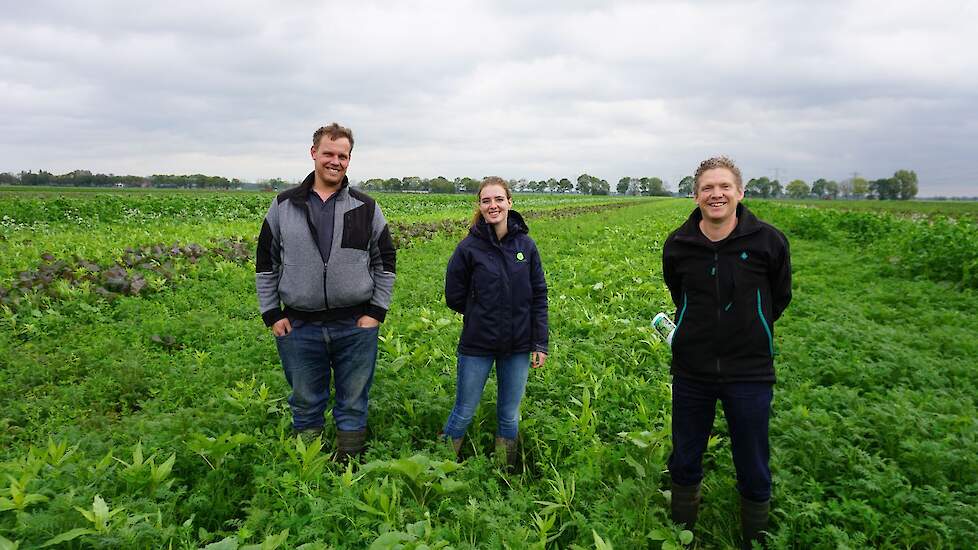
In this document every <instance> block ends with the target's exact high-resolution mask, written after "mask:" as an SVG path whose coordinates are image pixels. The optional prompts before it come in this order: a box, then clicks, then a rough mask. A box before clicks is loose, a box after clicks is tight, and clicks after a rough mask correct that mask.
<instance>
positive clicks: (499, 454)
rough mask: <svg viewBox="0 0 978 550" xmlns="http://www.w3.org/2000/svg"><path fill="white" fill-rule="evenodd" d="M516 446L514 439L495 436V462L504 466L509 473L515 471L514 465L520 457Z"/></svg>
mask: <svg viewBox="0 0 978 550" xmlns="http://www.w3.org/2000/svg"><path fill="white" fill-rule="evenodd" d="M517 447H518V445H517V440H515V439H506V438H505V437H496V463H497V464H499V465H500V466H505V468H506V471H508V472H509V473H514V472H516V465H517V463H518V461H519V458H520V455H519V452H518V449H517Z"/></svg>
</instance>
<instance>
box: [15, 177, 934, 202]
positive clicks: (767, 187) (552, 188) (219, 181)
mask: <svg viewBox="0 0 978 550" xmlns="http://www.w3.org/2000/svg"><path fill="white" fill-rule="evenodd" d="M479 183H480V180H477V179H473V178H470V177H458V178H455V179H451V180H450V179H448V178H445V177H443V176H438V177H435V178H430V179H429V178H422V177H419V176H408V177H404V178H388V179H383V178H372V179H368V180H366V181H363V182H361V183H360V184H359V186H360V188H362V189H364V190H366V191H405V192H420V193H474V192H475V191H476V190H477V189H478V188H479ZM509 183H510V187H511V188H512V189H513V191H514V192H517V193H579V194H582V195H608V194H610V193H611V185H610V184H609V183H608V181H607V180H603V179H601V178H598V177H595V176H592V175H590V174H587V173H584V174H581V175H580V176H578V177H577V179H576V180H573V181H572V180H570V179H568V178H560V179H557V178H549V179H540V180H527V179H514V180H509ZM693 184H694V180H693V177H692V176H685V177H684V178H682V179H681V180H680V181H679V185H678V189H677V192H676V193H672V192H671V191H669V189H668V187H667V184H666V183H665V182H664V181H663V180H662V179H661V178H658V177H631V176H625V177H623V178H621V179H620V180H618V184H617V185H616V186H615V191H616V192H617V193H618V194H619V195H636V196H663V197H668V196H673V195H677V196H690V195H692V194H693ZM0 185H34V186H42V185H43V186H70V187H157V188H171V189H232V188H234V189H237V188H240V187H257V188H261V189H267V190H269V191H271V190H281V189H284V188H286V187H289V186H291V185H294V184H291V183H289V182H286V181H285V180H283V179H281V178H272V179H269V180H264V181H261V182H259V183H258V184H250V183H244V182H242V181H241V180H239V179H237V178H233V179H228V178H225V177H222V176H207V175H204V174H191V175H170V174H154V175H152V176H148V177H144V176H117V175H113V174H93V173H92V172H90V171H88V170H74V171H72V172H68V173H67V174H61V175H55V174H52V173H50V172H45V171H44V170H40V171H38V172H32V171H27V172H20V173H19V174H16V175H15V174H11V173H6V172H5V173H0ZM917 191H918V185H917V173H916V172H914V171H913V170H897V171H896V172H895V173H894V174H893V176H892V177H889V178H880V179H875V180H867V179H865V178H861V177H858V176H857V177H853V178H851V179H848V180H843V181H841V182H837V181H834V180H827V179H825V178H819V179H817V180H815V181H813V182H812V183H811V185H809V184H808V183H806V182H805V181H804V180H801V179H796V180H792V181H790V182H788V184H787V185H784V186H782V184H781V182H780V181H778V180H777V179H773V180H772V179H770V178H768V177H766V176H765V177H760V178H753V179H751V180H749V181H748V182H747V184H746V185H745V186H744V194H745V195H746V196H747V197H757V198H765V199H778V198H790V199H810V198H814V199H880V200H909V199H912V198H914V197H916V196H917Z"/></svg>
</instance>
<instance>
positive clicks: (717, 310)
mask: <svg viewBox="0 0 978 550" xmlns="http://www.w3.org/2000/svg"><path fill="white" fill-rule="evenodd" d="M702 219H703V215H702V213H701V212H700V211H699V209H698V208H697V209H696V210H694V211H693V213H692V214H690V216H689V219H687V220H686V222H685V223H684V224H683V225H682V226H680V227H679V229H677V230H675V231H673V232H672V233H671V234H670V235H669V237H668V238H667V239H666V242H665V245H664V246H663V248H662V272H663V277H664V278H665V282H666V285H667V286H668V287H669V292H671V293H672V301H673V302H674V303H675V304H676V318H675V322H676V332H675V333H674V335H673V339H672V374H673V375H674V376H680V377H685V378H691V379H694V380H700V381H704V382H774V380H775V376H774V322H775V321H777V320H778V318H779V317H781V314H782V313H783V312H784V310H785V308H787V307H788V303H789V302H791V258H790V253H789V248H788V239H787V238H786V237H785V236H784V234H783V233H781V232H780V231H778V230H777V229H775V228H774V227H773V226H771V225H769V224H767V223H765V222H763V221H761V220H759V219H758V218H757V217H756V216H754V214H752V213H751V212H750V210H748V209H747V208H746V207H745V206H744V205H743V204H739V205H737V227H736V228H734V230H733V232H731V233H730V235H729V236H728V237H727V238H726V239H724V240H722V241H719V242H716V243H713V242H710V240H709V239H707V238H706V236H705V235H703V232H702V231H700V228H699V223H700V220H702Z"/></svg>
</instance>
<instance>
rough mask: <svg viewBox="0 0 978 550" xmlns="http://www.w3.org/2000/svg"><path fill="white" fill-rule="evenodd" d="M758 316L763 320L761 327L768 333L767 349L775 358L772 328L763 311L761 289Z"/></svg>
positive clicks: (758, 290) (758, 296) (758, 297)
mask: <svg viewBox="0 0 978 550" xmlns="http://www.w3.org/2000/svg"><path fill="white" fill-rule="evenodd" d="M757 315H758V316H760V318H761V325H763V326H764V332H766V333H767V347H768V351H770V352H771V357H774V336H773V335H772V334H771V327H769V326H768V324H767V319H765V318H764V311H762V310H761V289H757Z"/></svg>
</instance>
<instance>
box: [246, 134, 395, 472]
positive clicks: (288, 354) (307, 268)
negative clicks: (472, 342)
mask: <svg viewBox="0 0 978 550" xmlns="http://www.w3.org/2000/svg"><path fill="white" fill-rule="evenodd" d="M352 152H353V133H352V132H351V131H350V130H349V129H348V128H344V127H343V126H340V125H338V124H336V123H335V122H334V123H333V124H330V125H329V126H324V127H322V128H319V129H318V130H316V132H315V133H314V134H313V137H312V147H311V149H310V155H311V156H312V161H313V171H312V173H310V174H309V175H308V176H306V179H305V180H304V181H303V182H302V184H301V185H299V186H298V187H295V188H293V189H289V190H288V191H285V192H283V193H280V194H279V195H278V196H277V197H276V198H275V200H273V201H272V204H271V206H270V207H269V208H268V213H267V214H266V215H265V221H264V222H263V223H262V227H261V233H260V234H259V236H258V254H257V260H256V266H255V267H256V269H255V271H256V276H255V278H256V286H257V290H258V303H259V307H260V310H261V315H262V319H263V320H264V321H265V325H266V326H268V327H270V328H271V330H272V333H273V334H274V335H275V341H276V345H277V346H278V353H279V357H280V358H281V360H282V367H283V369H284V370H285V377H286V379H287V380H288V382H289V385H290V386H291V387H292V395H291V396H290V397H289V405H290V407H291V408H292V426H293V429H294V430H295V432H296V433H298V434H299V435H301V436H303V437H304V438H306V439H314V438H315V437H316V436H318V435H320V434H321V433H322V431H323V424H324V413H325V411H326V408H327V405H328V403H329V399H330V379H331V378H332V382H333V389H334V392H333V393H334V395H333V397H334V404H333V419H334V420H335V422H336V459H337V460H338V461H340V462H345V461H347V460H349V458H350V457H352V456H359V455H360V454H362V452H363V450H364V447H365V443H366V437H367V403H368V394H369V392H370V385H371V383H372V382H373V375H374V367H375V364H376V360H377V333H378V328H379V326H380V323H381V322H383V320H384V317H385V316H386V315H387V309H388V308H389V307H390V302H391V293H392V291H393V289H394V272H395V252H394V244H393V242H392V241H391V236H390V231H389V229H388V227H387V220H385V219H384V214H383V213H382V212H381V210H380V205H378V204H377V202H376V201H374V200H373V199H372V198H370V197H369V196H367V195H366V194H364V193H361V192H360V191H356V190H353V189H350V187H349V180H348V179H347V177H346V170H347V167H348V166H349V164H350V157H351V154H352Z"/></svg>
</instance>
